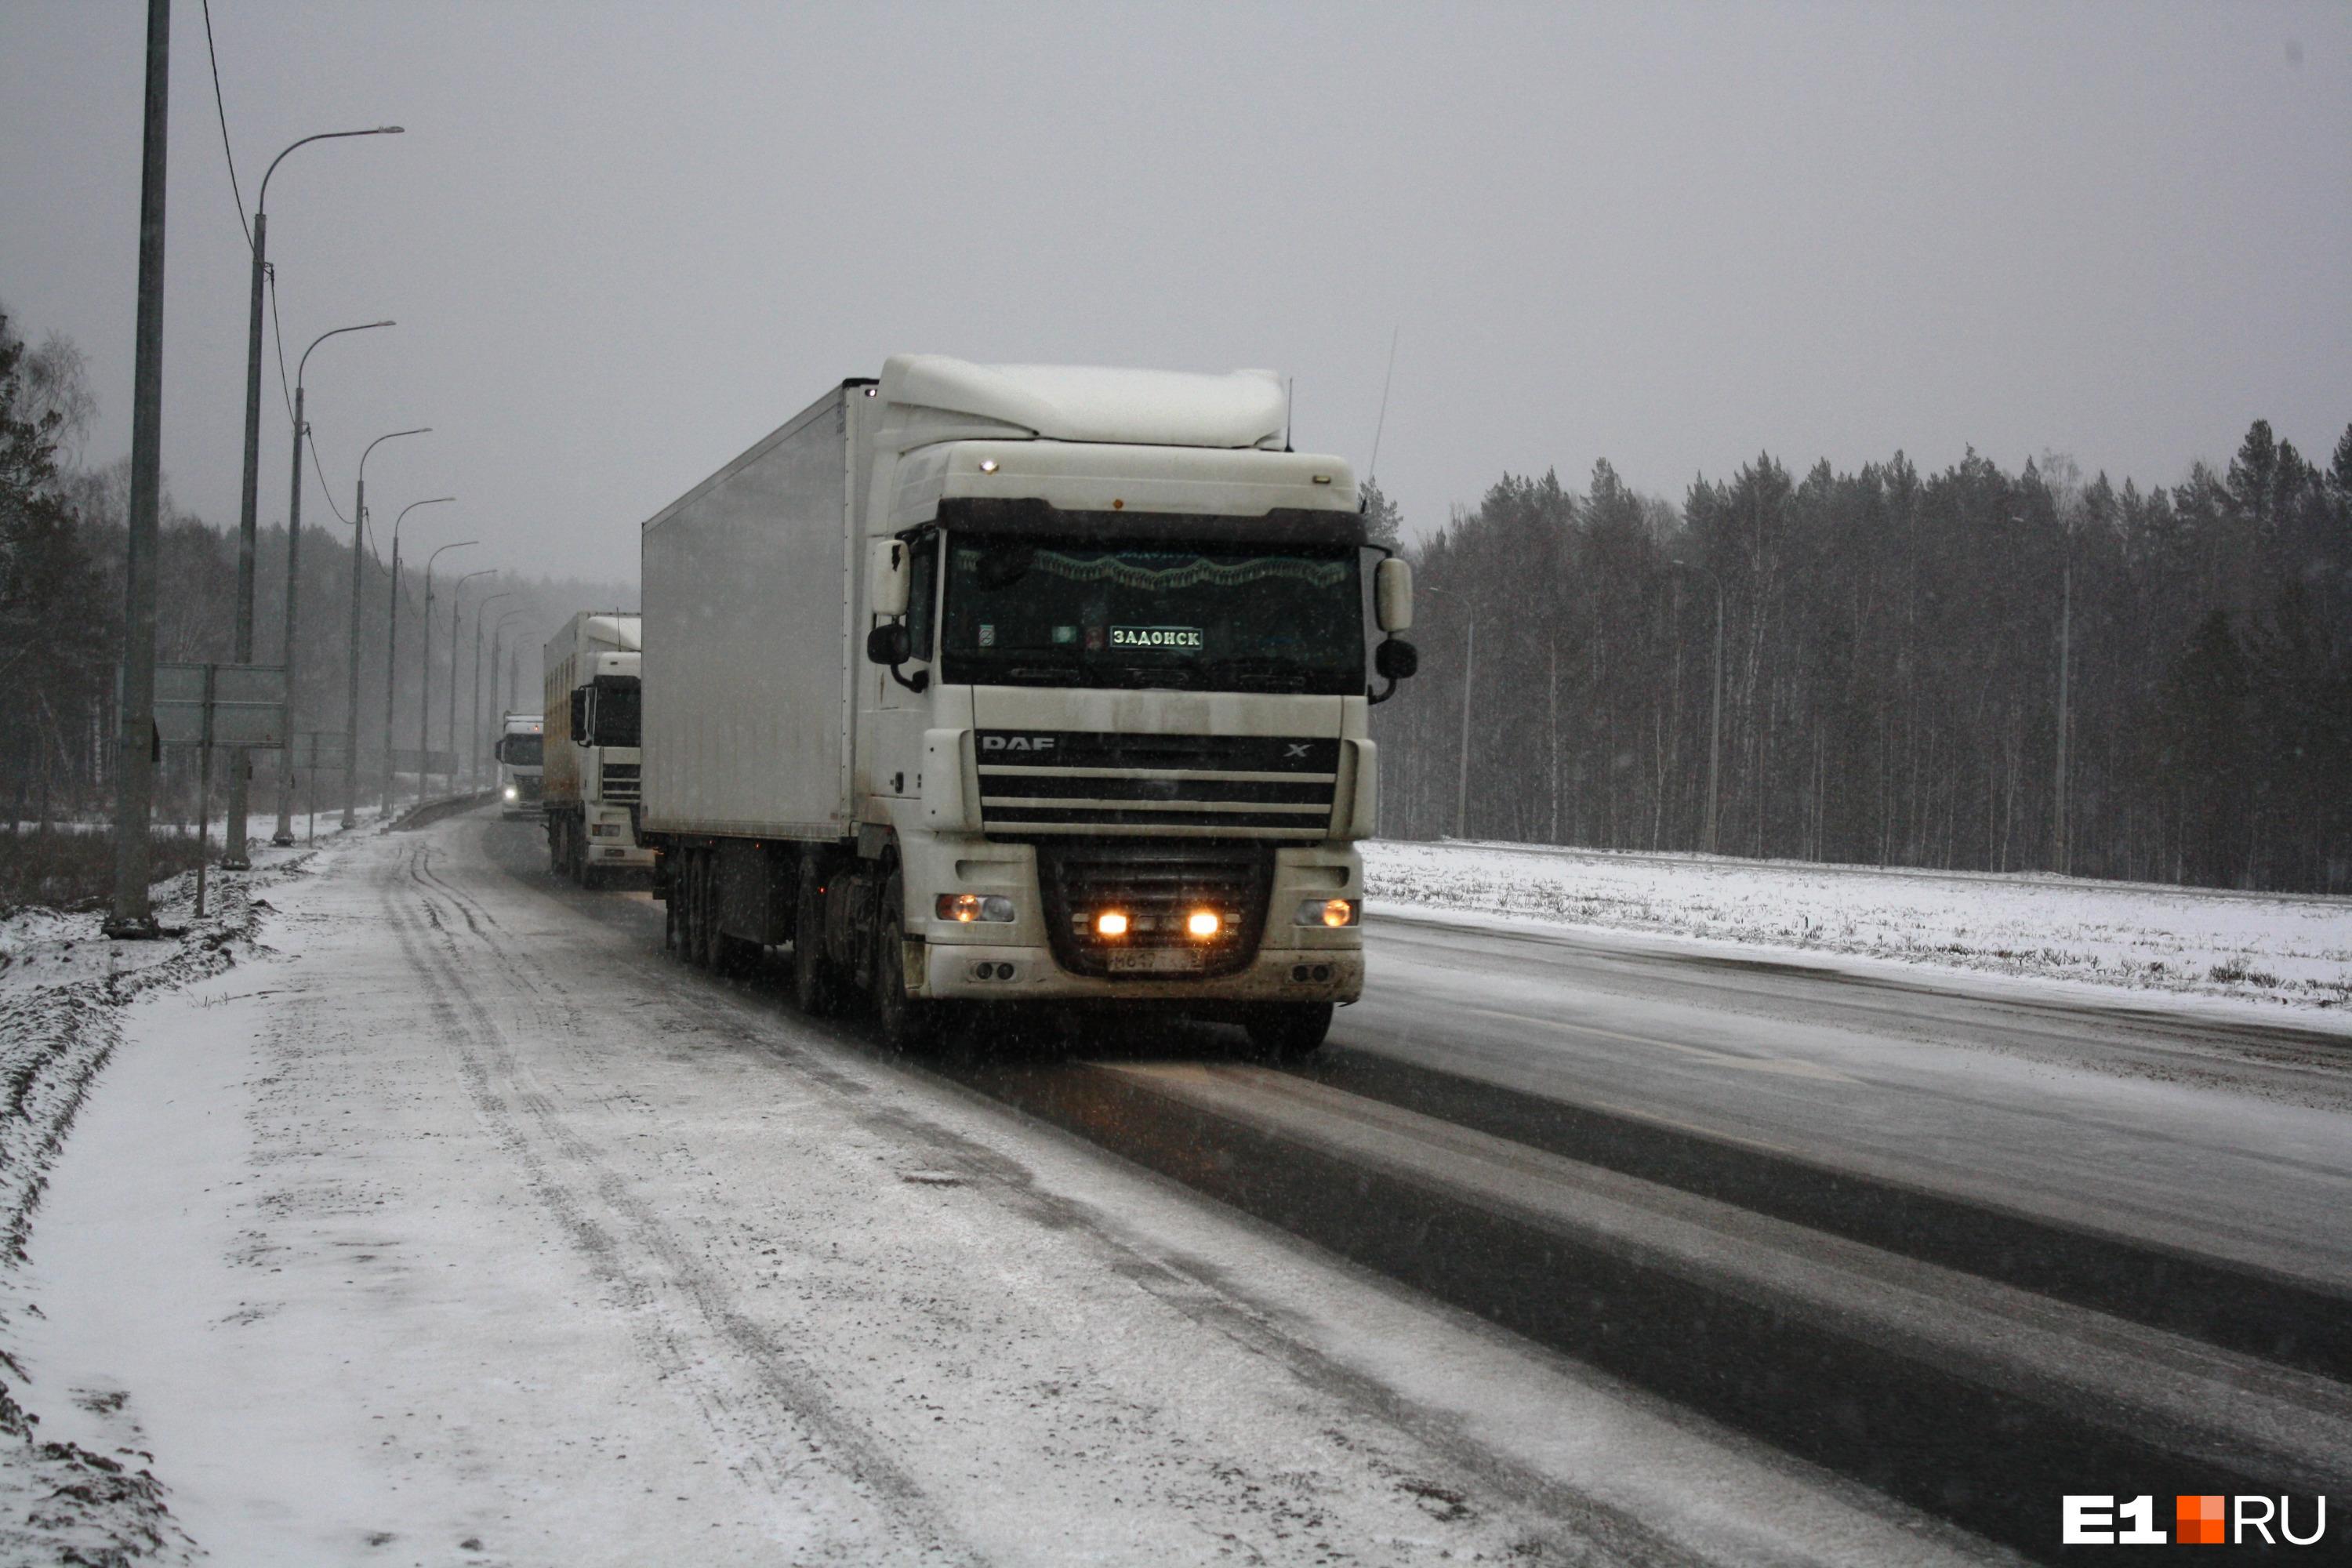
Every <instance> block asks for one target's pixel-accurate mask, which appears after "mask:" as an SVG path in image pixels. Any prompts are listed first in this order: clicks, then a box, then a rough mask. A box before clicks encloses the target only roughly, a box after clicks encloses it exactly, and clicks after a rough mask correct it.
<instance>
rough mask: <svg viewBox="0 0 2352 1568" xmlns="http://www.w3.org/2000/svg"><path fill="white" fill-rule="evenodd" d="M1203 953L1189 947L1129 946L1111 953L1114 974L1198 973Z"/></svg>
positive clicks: (1111, 969)
mask: <svg viewBox="0 0 2352 1568" xmlns="http://www.w3.org/2000/svg"><path fill="white" fill-rule="evenodd" d="M1200 969H1201V955H1200V954H1199V953H1198V952H1194V951H1192V949H1191V948H1188V947H1138V948H1127V949H1123V950H1121V951H1119V952H1113V953H1112V954H1111V955H1110V972H1111V973H1113V974H1196V973H1200Z"/></svg>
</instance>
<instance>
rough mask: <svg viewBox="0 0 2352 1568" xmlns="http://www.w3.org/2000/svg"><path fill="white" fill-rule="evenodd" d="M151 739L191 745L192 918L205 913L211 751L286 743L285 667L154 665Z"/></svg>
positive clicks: (268, 747) (274, 747) (262, 748)
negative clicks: (193, 828) (193, 774)
mask: <svg viewBox="0 0 2352 1568" xmlns="http://www.w3.org/2000/svg"><path fill="white" fill-rule="evenodd" d="M155 734H156V737H157V739H158V741H159V742H161V743H162V744H163V745H166V746H194V747H196V748H197V752H198V755H197V763H196V918H197V919H199V920H202V919H203V918H204V913H205V857H206V855H207V854H208V853H209V851H210V848H211V843H210V841H211V838H212V789H213V748H214V747H215V746H229V747H249V748H252V749H254V750H257V751H275V750H277V749H278V747H280V746H283V745H284V744H286V667H285V666H284V665H280V664H158V665H157V666H156V667H155Z"/></svg>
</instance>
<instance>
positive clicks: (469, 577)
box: [443, 566, 498, 795]
mask: <svg viewBox="0 0 2352 1568" xmlns="http://www.w3.org/2000/svg"><path fill="white" fill-rule="evenodd" d="M497 570H498V568H497V567H495V566H485V567H483V568H482V569H481V570H480V571H478V572H468V573H467V574H465V575H464V576H463V577H460V578H458V579H457V585H456V586H455V587H453V588H451V589H450V590H449V724H448V727H447V729H446V731H443V732H444V733H445V734H446V735H447V736H448V739H449V775H448V782H449V793H450V794H452V795H455V794H457V626H458V624H459V622H460V621H461V620H462V619H463V618H464V612H465V608H466V584H468V583H470V582H472V581H473V580H474V579H475V578H477V577H487V576H488V575H490V574H492V573H494V572H496V571H497ZM476 684H477V685H478V684H479V682H477V683H476Z"/></svg>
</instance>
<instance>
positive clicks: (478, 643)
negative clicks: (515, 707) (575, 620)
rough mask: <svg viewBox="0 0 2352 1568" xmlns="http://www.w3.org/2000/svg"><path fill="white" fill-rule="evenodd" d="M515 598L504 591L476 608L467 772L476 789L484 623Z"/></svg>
mask: <svg viewBox="0 0 2352 1568" xmlns="http://www.w3.org/2000/svg"><path fill="white" fill-rule="evenodd" d="M513 596H514V590H513V589H511V588H508V589H504V590H502V591H500V592H499V593H496V594H492V595H490V596H489V597H488V598H487V599H484V600H483V601H482V602H481V603H480V604H478V605H475V606H474V740H473V744H472V746H471V748H470V750H471V752H472V755H471V757H470V758H469V759H468V762H467V772H468V773H470V774H471V776H472V779H473V783H474V787H475V788H476V789H479V788H481V787H482V623H483V621H485V620H487V619H488V617H489V614H490V606H491V605H495V604H497V603H498V602H499V600H500V599H510V598H512V597H513ZM491 657H492V658H496V657H497V656H496V654H493V655H492V656H491ZM491 695H492V696H493V697H495V696H496V695H497V693H496V692H492V693H491Z"/></svg>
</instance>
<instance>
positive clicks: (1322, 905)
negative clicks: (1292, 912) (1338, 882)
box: [1297, 899, 1361, 926]
mask: <svg viewBox="0 0 2352 1568" xmlns="http://www.w3.org/2000/svg"><path fill="white" fill-rule="evenodd" d="M1360 907H1361V906H1360V905H1359V904H1358V903H1357V902H1356V900H1353V899H1308V900H1305V901H1303V902H1302V903H1300V904H1299V906H1298V914H1297V923H1298V924H1300V925H1303V926H1351V925H1354V924H1355V923H1356V916H1357V912H1358V910H1360Z"/></svg>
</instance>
